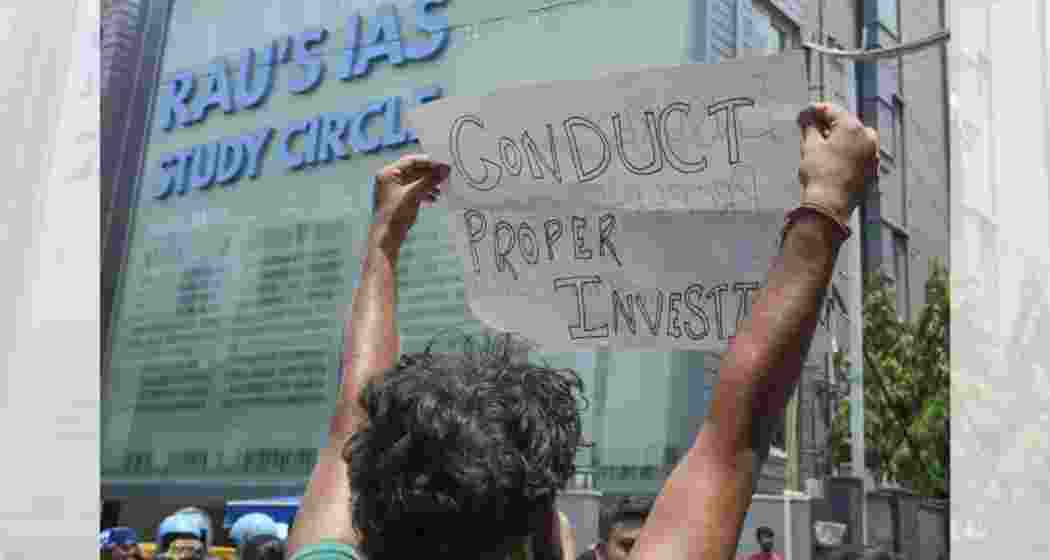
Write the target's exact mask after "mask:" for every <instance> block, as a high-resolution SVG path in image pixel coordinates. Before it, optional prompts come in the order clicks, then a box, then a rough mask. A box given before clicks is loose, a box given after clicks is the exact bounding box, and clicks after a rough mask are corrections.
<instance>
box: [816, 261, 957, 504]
mask: <svg viewBox="0 0 1050 560" xmlns="http://www.w3.org/2000/svg"><path fill="white" fill-rule="evenodd" d="M948 282H949V278H948V271H947V269H946V268H945V267H944V266H943V265H942V264H941V263H940V262H939V261H936V260H935V261H933V262H932V263H931V267H930V277H929V280H928V281H927V282H926V303H925V306H924V307H923V309H922V312H921V313H920V314H919V317H918V319H917V320H915V321H910V320H904V321H901V320H899V319H898V318H897V310H896V298H895V296H894V291H893V286H892V282H891V281H890V280H889V279H887V278H885V277H882V276H875V277H871V278H869V279H868V280H867V281H866V282H865V286H864V405H865V413H864V421H865V427H864V431H865V435H864V439H865V444H866V447H867V450H868V453H869V456H871V457H872V458H874V459H876V460H877V461H878V471H879V472H878V474H879V476H880V477H881V479H882V480H884V481H895V482H897V483H899V484H901V485H903V486H906V487H908V488H910V489H911V490H912V491H915V492H917V493H919V494H922V495H925V496H929V497H936V498H947V497H948V492H949V490H948V489H949V478H948V476H949V475H948V473H949V457H950V455H949V444H948V442H949V433H948V429H949V425H950V417H949V413H950V409H949V387H950V382H949V347H948V326H949V320H950V302H949V288H948ZM836 363H837V366H838V367H847V368H848V363H846V360H845V358H844V356H843V355H842V354H841V353H840V354H839V355H838V356H836ZM831 446H832V454H833V457H834V459H835V461H837V462H840V463H841V462H846V461H849V459H850V435H849V402H848V400H846V399H843V400H842V401H841V402H840V403H839V406H838V409H837V411H836V414H835V418H834V420H833V422H832V434H831ZM869 460H870V459H869Z"/></svg>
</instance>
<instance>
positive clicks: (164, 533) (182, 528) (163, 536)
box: [157, 514, 206, 550]
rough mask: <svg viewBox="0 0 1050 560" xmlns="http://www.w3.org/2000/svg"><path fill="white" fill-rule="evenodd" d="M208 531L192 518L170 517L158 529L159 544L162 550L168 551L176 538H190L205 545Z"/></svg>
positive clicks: (182, 516)
mask: <svg viewBox="0 0 1050 560" xmlns="http://www.w3.org/2000/svg"><path fill="white" fill-rule="evenodd" d="M205 535H206V531H205V530H204V529H203V528H201V526H200V524H199V523H198V522H197V521H196V520H195V519H193V518H192V517H189V516H186V515H180V514H175V515H169V516H168V517H165V518H164V521H161V522H160V527H158V528H157V544H159V545H160V547H161V550H167V549H168V545H169V544H171V541H172V540H174V539H175V537H190V538H194V539H196V540H198V541H201V543H204V540H205Z"/></svg>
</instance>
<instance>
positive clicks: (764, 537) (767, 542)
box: [748, 527, 784, 560]
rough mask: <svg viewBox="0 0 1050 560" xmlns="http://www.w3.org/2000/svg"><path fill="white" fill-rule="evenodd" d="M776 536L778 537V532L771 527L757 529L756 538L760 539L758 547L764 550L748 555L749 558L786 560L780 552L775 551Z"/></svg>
mask: <svg viewBox="0 0 1050 560" xmlns="http://www.w3.org/2000/svg"><path fill="white" fill-rule="evenodd" d="M774 537H776V533H774V532H773V529H771V528H769V527H759V528H758V529H755V539H756V540H757V541H758V547H759V548H761V549H762V550H760V551H759V552H756V553H754V554H752V555H751V556H750V557H748V560H784V558H783V557H782V556H781V555H780V554H777V553H776V552H773V538H774Z"/></svg>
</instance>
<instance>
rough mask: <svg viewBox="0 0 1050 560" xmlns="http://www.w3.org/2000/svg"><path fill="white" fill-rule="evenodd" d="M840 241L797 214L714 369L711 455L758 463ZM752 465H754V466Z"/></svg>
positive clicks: (800, 359) (797, 368)
mask: <svg viewBox="0 0 1050 560" xmlns="http://www.w3.org/2000/svg"><path fill="white" fill-rule="evenodd" d="M841 244H842V239H841V235H840V233H838V231H837V229H836V227H835V225H834V224H833V222H831V221H830V220H828V219H827V218H824V217H823V216H819V215H815V214H812V213H810V214H803V215H802V216H800V217H799V218H798V220H797V221H796V222H795V223H794V225H792V226H791V228H790V229H789V230H788V232H787V235H786V237H785V239H784V244H783V247H782V250H781V254H780V256H779V257H778V258H777V259H776V260H775V262H774V264H773V267H772V269H771V271H770V273H769V275H768V278H767V281H766V285H765V286H764V287H763V288H762V290H760V291H759V293H758V297H757V298H756V301H755V303H754V305H753V307H752V313H751V316H750V317H749V318H748V319H747V320H746V321H745V322H744V323H743V325H742V327H741V329H740V332H739V333H738V334H737V336H736V337H735V339H734V340H733V342H732V344H731V345H730V349H729V351H728V353H727V354H726V357H725V361H724V363H723V365H722V367H721V370H720V372H719V381H718V386H717V388H716V390H715V394H714V399H713V402H712V405H711V413H710V415H709V418H708V424H709V426H706V427H707V428H710V430H711V431H712V432H714V433H712V434H710V435H712V436H717V437H713V438H712V441H711V442H709V443H708V445H713V446H714V447H713V448H712V449H711V451H712V452H713V453H716V454H725V455H723V456H734V455H737V454H738V452H739V451H740V450H755V451H757V452H758V454H759V456H760V457H761V458H764V456H765V453H766V450H767V447H768V437H769V429H770V427H771V426H772V425H773V424H774V423H775V421H776V419H778V418H780V416H781V414H782V413H783V411H784V407H785V406H786V404H787V401H788V399H789V398H790V394H791V391H792V390H793V389H794V386H795V385H796V383H797V382H798V379H799V377H800V375H801V373H802V368H803V365H804V362H805V360H806V356H807V354H808V353H809V346H810V343H811V342H812V340H813V333H814V331H815V329H816V326H817V319H818V314H819V312H820V308H821V304H822V302H823V301H824V299H825V296H826V292H827V286H828V282H829V281H830V280H831V275H832V271H833V269H834V265H835V259H836V257H837V256H838V251H839V248H840V247H841ZM757 467H758V466H756V468H757Z"/></svg>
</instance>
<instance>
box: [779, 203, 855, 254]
mask: <svg viewBox="0 0 1050 560" xmlns="http://www.w3.org/2000/svg"><path fill="white" fill-rule="evenodd" d="M850 234H851V231H850V229H849V226H847V225H845V224H843V223H841V222H839V220H838V219H837V218H836V217H835V216H833V215H830V214H829V213H828V212H827V211H825V210H823V209H819V208H814V205H812V204H807V203H803V205H802V206H799V207H798V208H796V209H795V210H793V211H791V212H790V213H788V218H787V222H786V223H785V224H784V230H783V232H782V234H781V240H780V245H781V247H784V246H785V245H786V244H787V242H788V240H789V239H796V238H804V239H805V240H806V242H807V244H811V243H816V244H818V245H827V246H830V247H831V248H832V249H834V250H838V249H839V248H840V247H841V246H842V244H843V243H844V242H845V241H846V239H848V238H849V236H850Z"/></svg>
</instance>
